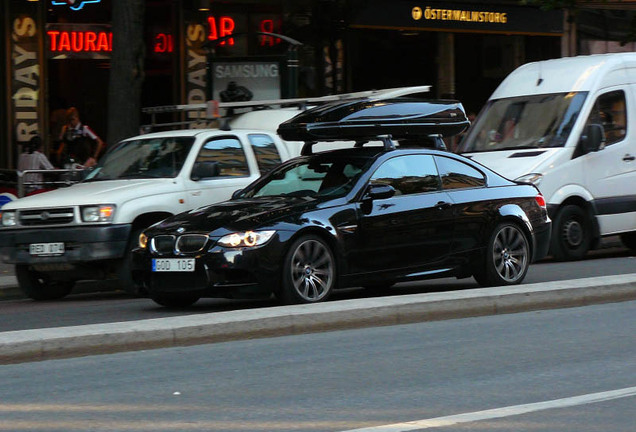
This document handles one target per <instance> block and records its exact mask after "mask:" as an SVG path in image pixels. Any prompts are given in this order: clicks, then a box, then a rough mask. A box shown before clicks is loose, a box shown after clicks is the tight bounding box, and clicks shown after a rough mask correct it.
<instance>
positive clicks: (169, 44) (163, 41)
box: [153, 33, 174, 53]
mask: <svg viewBox="0 0 636 432" xmlns="http://www.w3.org/2000/svg"><path fill="white" fill-rule="evenodd" d="M153 51H154V52H156V53H171V52H173V51H174V38H173V37H172V35H171V34H165V33H159V34H157V35H155V45H154V47H153Z"/></svg>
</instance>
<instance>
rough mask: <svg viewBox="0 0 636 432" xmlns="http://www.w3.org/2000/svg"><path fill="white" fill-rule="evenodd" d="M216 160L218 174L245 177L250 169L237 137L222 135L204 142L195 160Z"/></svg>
mask: <svg viewBox="0 0 636 432" xmlns="http://www.w3.org/2000/svg"><path fill="white" fill-rule="evenodd" d="M206 161H208V162H216V163H217V164H218V166H219V175H220V176H230V177H247V176H249V175H250V170H249V168H248V166H247V158H246V157H245V152H244V151H243V146H242V145H241V142H240V141H239V140H238V138H235V137H223V138H217V139H213V140H210V141H208V142H206V143H205V144H204V145H203V147H202V148H201V151H200V152H199V155H198V156H197V160H196V162H206Z"/></svg>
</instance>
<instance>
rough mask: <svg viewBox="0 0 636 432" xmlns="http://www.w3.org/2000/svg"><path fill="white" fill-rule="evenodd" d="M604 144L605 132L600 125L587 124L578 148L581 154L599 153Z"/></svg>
mask: <svg viewBox="0 0 636 432" xmlns="http://www.w3.org/2000/svg"><path fill="white" fill-rule="evenodd" d="M603 144H605V131H604V130H603V126H601V125H600V124H596V123H594V124H589V125H587V126H585V129H583V134H582V135H581V139H580V146H581V150H582V151H583V154H587V153H592V152H595V151H599V150H600V149H601V148H603Z"/></svg>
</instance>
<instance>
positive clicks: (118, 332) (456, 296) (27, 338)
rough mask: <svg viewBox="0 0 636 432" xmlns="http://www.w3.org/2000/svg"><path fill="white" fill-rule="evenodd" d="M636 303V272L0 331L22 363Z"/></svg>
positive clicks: (5, 354)
mask: <svg viewBox="0 0 636 432" xmlns="http://www.w3.org/2000/svg"><path fill="white" fill-rule="evenodd" d="M627 300H636V273H633V274H629V275H620V276H603V277H594V278H586V279H574V280H567V281H555V282H547V283H537V284H528V285H518V286H512V287H498V288H479V289H469V290H462V291H453V292H441V293H426V294H411V295H401V296H390V297H374V298H368V299H354V300H342V301H337V302H326V303H318V304H311V305H295V306H278V307H271V308H263V309H251V310H240V311H229V312H215V313H208V314H201V315H188V316H180V317H168V318H156V319H148V320H140V321H132V322H119V323H108V324H90V325H83V326H74V327H60V328H46V329H34V330H20V331H11V332H3V333H0V363H3V364H6V363H18V362H27V361H40V360H49V359H56V358H67V357H76V356H86V355H94V354H105V353H114V352H123V351H135V350H143V349H155V348H167V347H177V346H187V345H195V344H206V343H215V342H225V341H231V340H239V339H251V338H262V337H273V336H287V335H296V334H303V333H311V332H322V331H332V330H341V329H353V328H361V327H373V326H383V325H399V324H409V323H415V322H423V321H436V320H444V319H453V318H464V317H475V316H485V315H497V314H507V313H517V312H525V311H532V310H542V309H554V308H564V307H576V306H587V305H591V304H599V303H610V302H620V301H627Z"/></svg>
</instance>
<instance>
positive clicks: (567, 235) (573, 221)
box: [550, 205, 592, 261]
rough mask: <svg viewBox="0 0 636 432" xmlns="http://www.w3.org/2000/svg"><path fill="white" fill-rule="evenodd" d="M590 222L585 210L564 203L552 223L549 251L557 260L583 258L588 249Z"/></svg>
mask: <svg viewBox="0 0 636 432" xmlns="http://www.w3.org/2000/svg"><path fill="white" fill-rule="evenodd" d="M591 230H592V224H591V223H590V218H589V217H588V215H587V213H586V212H585V210H583V209H582V208H581V207H579V206H576V205H566V206H565V207H563V208H562V209H561V210H560V211H559V213H557V216H556V218H555V219H554V224H553V225H552V239H551V244H550V253H551V255H552V256H553V257H554V259H556V260H557V261H573V260H579V259H581V258H583V257H584V256H585V255H586V254H587V251H588V250H589V249H590V243H591Z"/></svg>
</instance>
